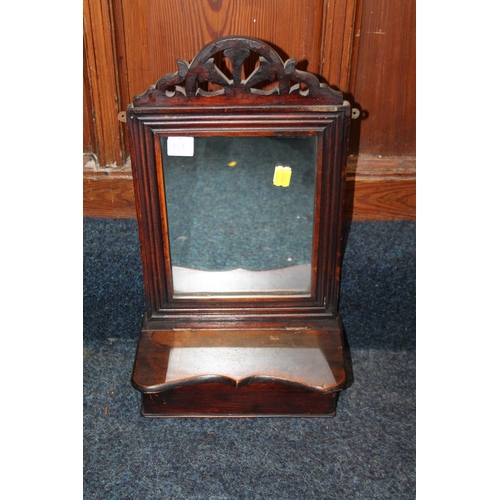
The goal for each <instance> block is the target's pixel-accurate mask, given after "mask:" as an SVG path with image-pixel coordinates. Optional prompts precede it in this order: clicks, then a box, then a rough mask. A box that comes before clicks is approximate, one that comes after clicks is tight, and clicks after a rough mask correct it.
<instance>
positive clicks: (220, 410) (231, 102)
mask: <svg viewBox="0 0 500 500" xmlns="http://www.w3.org/2000/svg"><path fill="white" fill-rule="evenodd" d="M295 66H296V60H295V59H294V58H291V59H288V60H287V61H285V62H283V60H282V59H281V58H280V56H279V55H278V54H277V52H276V51H275V50H274V49H273V48H272V47H270V46H269V45H267V44H266V43H264V42H262V41H260V40H256V39H253V38H247V37H225V38H220V39H218V40H215V41H213V42H211V43H209V44H208V45H206V46H205V47H204V48H202V50H201V51H200V52H199V53H198V55H196V56H195V58H194V59H193V60H192V61H191V63H187V62H186V61H183V60H179V61H178V71H177V72H175V73H170V74H167V75H164V76H163V77H161V78H160V79H159V80H158V82H157V83H156V85H154V86H151V87H150V88H149V89H148V90H147V91H146V92H145V93H144V94H141V95H139V96H136V97H135V98H134V101H133V103H132V104H131V105H130V106H129V108H128V110H127V123H128V130H129V137H130V143H131V159H132V169H133V175H134V189H135V196H136V207H137V215H138V227H139V237H140V242H141V252H142V262H143V270H144V285H145V291H146V312H145V314H144V318H143V323H142V327H141V331H140V337H139V343H138V349H137V356H136V360H135V365H134V370H133V375H132V384H133V386H134V387H135V388H136V389H137V390H138V391H139V392H140V393H141V398H142V413H143V415H145V416H162V417H166V416H228V415H231V416H259V415H289V416H313V415H315V416H318V415H334V414H335V408H336V404H337V398H338V394H339V392H340V391H341V390H342V389H344V388H345V384H346V376H345V362H344V343H343V332H342V328H341V323H340V317H339V311H338V292H339V276H340V249H341V245H340V238H341V225H342V204H343V196H344V195H343V193H344V189H345V165H346V154H347V135H348V129H349V121H350V112H351V110H350V106H349V104H348V103H347V102H346V101H344V100H343V97H342V94H341V93H340V92H338V91H334V90H332V89H331V88H330V87H328V86H327V85H326V84H321V83H320V82H319V80H318V78H317V77H316V76H314V75H312V74H310V73H307V72H304V71H299V70H297V69H296V67H295Z"/></svg>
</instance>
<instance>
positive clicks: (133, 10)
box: [83, 0, 414, 219]
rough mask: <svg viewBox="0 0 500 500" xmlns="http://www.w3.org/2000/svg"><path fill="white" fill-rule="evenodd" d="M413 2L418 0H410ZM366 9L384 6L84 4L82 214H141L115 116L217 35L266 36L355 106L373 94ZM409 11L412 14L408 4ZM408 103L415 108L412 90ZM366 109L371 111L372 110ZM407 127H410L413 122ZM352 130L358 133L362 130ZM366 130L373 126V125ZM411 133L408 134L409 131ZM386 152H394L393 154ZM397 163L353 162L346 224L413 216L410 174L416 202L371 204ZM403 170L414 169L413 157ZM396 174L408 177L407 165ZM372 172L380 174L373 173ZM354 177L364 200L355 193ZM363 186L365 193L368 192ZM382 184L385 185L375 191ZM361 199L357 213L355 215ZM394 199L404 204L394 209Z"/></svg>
mask: <svg viewBox="0 0 500 500" xmlns="http://www.w3.org/2000/svg"><path fill="white" fill-rule="evenodd" d="M383 3H384V8H385V9H386V11H391V12H392V11H396V12H399V11H400V10H401V9H402V7H401V6H399V2H398V0H384V2H383ZM412 3H414V0H410V4H412ZM364 4H366V5H368V7H369V8H371V9H376V8H377V6H376V2H375V3H374V2H371V3H370V2H369V0H189V1H186V0H84V62H85V67H84V75H83V76H84V137H83V139H84V214H85V215H99V216H112V217H133V216H135V206H134V200H133V188H132V182H131V179H132V178H131V172H130V165H129V164H128V163H127V159H128V156H129V154H128V144H127V136H126V129H125V124H124V123H122V122H120V121H119V120H118V115H119V113H120V112H122V111H125V109H126V107H127V105H128V104H129V103H130V102H131V101H132V98H133V96H134V95H136V94H139V93H142V92H144V91H145V90H146V89H147V88H148V87H149V86H150V85H152V84H154V83H156V81H157V80H158V79H159V78H160V76H162V75H163V74H165V73H170V72H175V71H176V70H177V65H176V60H177V59H178V58H182V59H185V60H187V61H191V60H192V58H193V57H194V56H195V55H196V54H197V52H198V51H199V50H200V49H201V48H202V47H203V46H204V45H205V44H206V43H208V42H210V41H212V40H213V39H215V38H217V37H220V36H227V35H243V36H252V37H256V38H259V39H261V40H263V41H265V42H267V43H269V44H270V45H272V46H273V48H275V49H276V50H277V51H278V53H279V54H280V55H281V57H282V58H283V59H284V60H285V59H287V58H289V57H296V58H297V61H298V64H297V67H298V68H299V69H303V70H306V71H309V72H311V73H314V74H316V75H317V76H319V77H320V78H321V79H322V80H323V81H325V82H326V83H328V84H329V85H330V86H331V87H333V88H337V89H339V90H341V91H342V92H344V93H345V94H346V98H347V99H348V100H350V101H351V104H353V103H355V102H356V96H354V93H355V92H356V91H359V92H360V93H362V95H363V96H365V95H366V96H368V97H369V96H370V83H369V81H368V80H366V79H363V78H360V74H361V75H363V74H365V73H366V71H368V68H367V65H369V66H370V67H372V65H373V64H372V60H371V59H370V57H371V56H370V55H369V50H370V47H372V43H371V42H370V43H368V46H367V43H365V42H364V35H363V33H364V31H366V29H365V28H366V25H363V23H364V21H365V19H368V18H369V17H370V16H369V15H368V14H367V12H366V9H365V8H364V7H363V5H364ZM372 4H373V5H372ZM388 4H391V5H388ZM405 9H406V10H407V11H408V12H410V13H411V12H413V11H412V7H411V5H410V7H405ZM392 17H394V15H391V16H390V17H389V18H390V19H392ZM403 17H404V16H403ZM407 17H408V16H406V17H404V19H403V20H405V19H406V18H407ZM386 18H387V14H386ZM404 30H405V27H404V26H403V27H401V28H400V29H399V31H398V32H397V33H396V34H395V35H394V36H393V37H392V38H391V39H390V40H391V41H390V42H386V44H385V45H384V47H385V48H386V49H387V48H388V43H394V38H395V37H396V38H397V37H398V36H400V35H401V33H403V32H404ZM360 35H361V36H360ZM408 43H410V41H407V44H408ZM375 49H377V48H376V47H375ZM386 53H387V50H386ZM358 61H363V63H362V64H361V65H360V64H359V63H358ZM391 78H392V77H391ZM386 80H387V77H386ZM392 80H394V81H392ZM392 80H389V81H390V83H391V84H392V85H393V86H394V87H397V84H398V79H397V77H396V79H394V78H392ZM359 82H361V83H359ZM363 82H364V83H363ZM379 83H381V84H384V83H385V82H384V81H381V82H379ZM363 85H364V86H363ZM389 91H390V89H389ZM409 97H410V101H411V97H412V96H411V91H410V94H409ZM370 98H371V97H370ZM362 104H363V108H364V109H369V108H370V107H372V104H373V103H367V102H363V103H362ZM381 106H384V104H383V103H380V104H379V107H381ZM401 112H402V113H404V112H405V110H402V111H401ZM389 118H390V117H389ZM407 121H408V122H411V117H410V118H409V119H407ZM391 123H392V122H391ZM364 125H365V124H364V123H363V128H365V127H364ZM370 125H371V124H370ZM383 128H384V126H383V125H382V124H381V123H375V124H373V126H372V127H371V130H372V131H373V132H370V133H369V136H370V137H372V138H373V137H374V140H378V139H377V136H376V133H380V134H383ZM380 129H382V131H381V132H379V131H380ZM353 130H354V131H355V132H356V127H353ZM359 130H361V129H360V128H359V127H358V131H359ZM366 130H370V128H369V127H368V126H366ZM405 133H407V134H408V133H409V134H411V130H410V129H407V130H406V132H405ZM370 140H372V139H370ZM410 142H411V138H410ZM351 143H352V145H353V146H354V148H353V153H357V151H358V150H363V146H362V145H363V136H362V134H358V136H354V137H353V139H351ZM407 149H408V148H407ZM368 150H369V151H370V152H371V151H376V150H377V147H376V145H375V147H374V146H373V143H371V145H370V147H369V148H368ZM383 151H384V152H383V154H387V148H385V149H384V150H383ZM373 161H375V163H373ZM408 161H409V163H408ZM370 162H371V163H370ZM393 163H394V162H393ZM393 163H391V162H389V164H388V165H386V164H384V166H382V167H381V166H380V162H378V163H377V161H376V160H373V159H369V161H368V162H367V161H366V160H365V159H364V158H361V159H360V158H358V157H357V156H356V158H355V159H351V162H350V167H349V172H350V177H349V182H350V184H349V185H348V190H349V193H350V194H348V203H350V204H351V208H348V210H347V214H348V217H354V218H366V217H368V218H382V219H386V218H412V217H414V199H412V196H413V195H412V193H413V192H414V179H412V178H411V175H410V184H409V185H408V186H407V188H405V193H406V194H408V193H407V191H408V188H409V189H410V191H409V197H408V196H406V194H405V195H404V196H403V197H402V196H400V194H399V193H397V194H396V195H394V194H390V193H389V198H387V197H385V198H383V197H381V196H380V194H378V195H376V197H377V200H380V199H382V198H383V200H384V201H383V203H385V205H386V206H385V208H382V213H381V212H380V209H379V207H378V205H377V203H378V201H377V200H375V202H374V200H373V197H372V193H373V192H374V191H373V186H374V184H373V181H374V180H375V181H381V180H383V178H384V175H385V174H382V177H381V176H380V172H382V171H384V172H386V171H387V168H388V169H389V171H390V170H391V168H392V166H393ZM405 165H410V167H409V168H410V170H411V169H412V168H413V164H412V163H411V160H406V163H405ZM396 166H397V165H396ZM398 168H399V172H400V174H401V165H399V167H398ZM384 169H385V170H384ZM403 170H404V171H405V172H406V170H405V169H403ZM374 172H376V173H377V176H376V177H373V176H372V174H373V173H374ZM389 173H391V172H389ZM365 174H367V175H365ZM365 177H366V179H365ZM356 179H357V180H359V182H357V190H358V191H357V193H358V194H356V193H355V191H354V180H356ZM398 180H399V181H401V180H402V179H401V177H400V178H398ZM405 180H407V178H406V177H405ZM384 182H385V181H384ZM365 185H366V187H367V189H368V192H365V191H363V189H364V188H363V186H365ZM381 186H382V184H380V183H379V184H378V188H380V187H381ZM398 186H402V184H398ZM393 188H394V186H392V185H391V189H393ZM379 191H380V189H379ZM384 193H385V191H384ZM386 194H387V193H386ZM356 196H357V198H358V199H359V203H358V204H359V207H360V210H358V211H356V210H355V209H354V208H353V203H354V199H355V198H356ZM387 199H389V202H387ZM349 200H350V201H349ZM394 202H395V203H396V205H397V206H395V207H392V208H391V207H390V205H391V204H393V203H394ZM374 203H375V206H373V204H374ZM412 203H413V206H412ZM363 207H365V208H364V209H363ZM363 210H365V212H363ZM363 214H365V215H363Z"/></svg>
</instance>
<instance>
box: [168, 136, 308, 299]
mask: <svg viewBox="0 0 500 500" xmlns="http://www.w3.org/2000/svg"><path fill="white" fill-rule="evenodd" d="M316 143H317V138H316V137H315V136H293V137H264V136H255V137H194V138H193V137H168V138H167V137H162V138H161V146H162V162H163V177H164V182H165V196H166V200H167V217H168V232H169V240H170V256H171V263H172V272H173V288H174V297H186V296H187V297H189V296H200V295H204V296H234V295H237V296H247V295H252V296H253V295H277V294H278V295H310V293H311V255H312V241H313V222H314V200H315V177H316Z"/></svg>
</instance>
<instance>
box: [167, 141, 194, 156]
mask: <svg viewBox="0 0 500 500" xmlns="http://www.w3.org/2000/svg"><path fill="white" fill-rule="evenodd" d="M167 155H168V156H194V137H168V138H167Z"/></svg>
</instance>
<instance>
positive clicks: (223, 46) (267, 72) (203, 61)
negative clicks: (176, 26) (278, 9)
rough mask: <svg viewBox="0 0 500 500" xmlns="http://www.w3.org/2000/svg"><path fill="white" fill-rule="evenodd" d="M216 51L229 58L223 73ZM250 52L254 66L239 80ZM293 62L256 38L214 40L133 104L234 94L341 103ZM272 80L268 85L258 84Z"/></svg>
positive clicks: (249, 100)
mask: <svg viewBox="0 0 500 500" xmlns="http://www.w3.org/2000/svg"><path fill="white" fill-rule="evenodd" d="M254 54H255V55H254ZM221 55H222V56H223V57H225V58H227V60H228V61H229V64H227V65H226V67H225V68H224V70H225V71H223V70H222V69H221V68H220V67H219V66H218V64H217V63H216V61H222V60H223V59H222V58H221V57H220V56H221ZM251 55H253V56H254V57H255V56H256V57H257V60H258V64H256V67H255V69H254V70H253V71H252V72H251V74H250V75H249V76H248V77H247V78H245V79H243V78H242V76H243V66H244V64H245V62H246V61H247V60H248V58H249V57H251ZM296 63H297V59H296V58H295V57H292V58H290V59H288V60H286V61H285V62H283V60H282V59H281V57H280V56H279V54H278V53H277V52H276V51H275V50H274V49H273V48H272V47H270V46H269V45H268V44H266V43H264V42H262V41H260V40H257V39H255V38H249V37H223V38H219V39H217V40H215V41H213V42H210V43H209V44H207V45H206V46H205V47H204V48H203V49H201V51H200V52H199V53H198V54H197V55H196V57H195V58H194V59H193V60H192V61H191V63H188V62H186V61H185V60H183V59H178V60H177V66H178V68H179V69H178V71H177V72H175V73H168V74H166V75H164V76H162V77H161V78H160V79H159V80H158V82H157V83H156V85H154V86H152V87H150V88H149V89H148V90H147V91H146V92H145V93H144V94H141V95H139V96H136V97H135V98H134V106H165V105H167V106H168V105H177V104H193V103H196V102H199V101H200V100H202V101H205V99H206V98H209V99H211V100H212V99H213V98H215V97H217V96H224V97H226V98H227V97H234V98H237V99H238V101H239V102H241V103H242V104H246V103H252V104H254V103H255V102H256V100H257V99H260V100H262V99H263V98H264V100H265V98H266V97H267V98H269V97H272V96H280V101H283V102H284V103H289V104H290V103H296V102H299V103H300V102H303V101H304V99H306V100H308V101H312V102H315V103H317V104H330V105H332V104H333V105H336V104H342V102H343V96H342V93H341V92H338V91H335V90H333V89H331V88H330V87H329V86H328V85H326V84H324V83H320V81H319V80H318V78H317V77H316V76H315V75H313V74H312V73H308V72H306V71H300V70H298V69H297V68H296ZM228 73H229V74H230V76H231V77H229V76H227V74H228ZM205 82H207V84H208V85H207V84H206V83H205ZM273 83H274V85H272V86H271V87H270V88H267V89H262V88H259V87H262V86H263V85H264V84H267V86H269V84H273ZM204 87H205V88H204ZM216 100H218V99H216ZM205 103H206V101H205Z"/></svg>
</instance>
